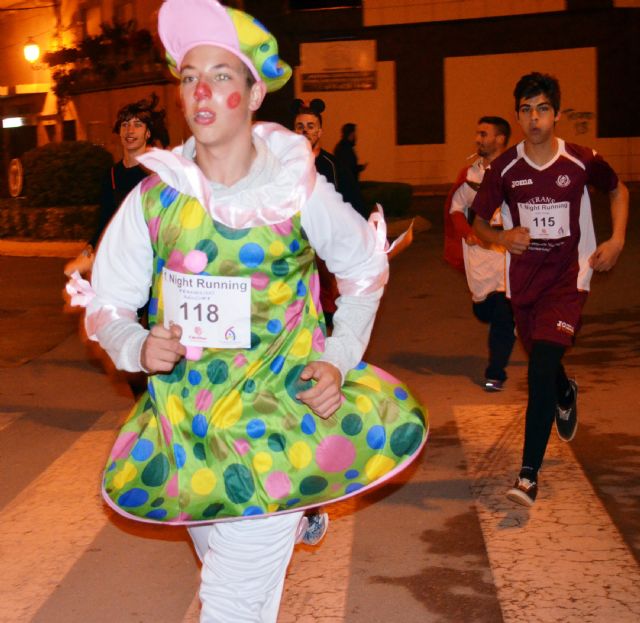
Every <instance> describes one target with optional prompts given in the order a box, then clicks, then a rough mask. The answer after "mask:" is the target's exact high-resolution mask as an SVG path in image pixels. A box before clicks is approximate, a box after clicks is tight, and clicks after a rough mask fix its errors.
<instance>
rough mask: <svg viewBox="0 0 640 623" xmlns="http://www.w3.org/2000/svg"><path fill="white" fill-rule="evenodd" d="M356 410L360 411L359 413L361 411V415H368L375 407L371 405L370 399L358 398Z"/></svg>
mask: <svg viewBox="0 0 640 623" xmlns="http://www.w3.org/2000/svg"><path fill="white" fill-rule="evenodd" d="M356 408H357V409H358V411H360V413H364V414H366V413H369V411H371V409H372V408H373V405H372V404H371V400H369V398H367V397H366V396H358V397H357V398H356Z"/></svg>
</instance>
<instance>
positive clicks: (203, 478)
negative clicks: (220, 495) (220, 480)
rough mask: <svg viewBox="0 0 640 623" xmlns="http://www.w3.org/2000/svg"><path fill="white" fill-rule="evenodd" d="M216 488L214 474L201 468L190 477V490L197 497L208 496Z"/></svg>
mask: <svg viewBox="0 0 640 623" xmlns="http://www.w3.org/2000/svg"><path fill="white" fill-rule="evenodd" d="M215 486H216V477H215V475H214V473H213V472H212V471H211V470H210V469H208V468H206V467H203V468H202V469H199V470H198V471H197V472H196V473H195V474H194V475H193V476H192V477H191V488H192V489H193V491H194V493H197V494H198V495H208V494H209V493H211V492H212V491H213V489H214V487H215Z"/></svg>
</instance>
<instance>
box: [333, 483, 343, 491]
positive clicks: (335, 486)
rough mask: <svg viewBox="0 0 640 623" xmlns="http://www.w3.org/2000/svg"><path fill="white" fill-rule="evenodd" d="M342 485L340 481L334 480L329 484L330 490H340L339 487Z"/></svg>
mask: <svg viewBox="0 0 640 623" xmlns="http://www.w3.org/2000/svg"><path fill="white" fill-rule="evenodd" d="M342 485H343V483H342V482H334V483H333V484H332V485H331V490H332V491H340V489H342Z"/></svg>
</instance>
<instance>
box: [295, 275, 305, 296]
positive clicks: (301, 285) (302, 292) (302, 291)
mask: <svg viewBox="0 0 640 623" xmlns="http://www.w3.org/2000/svg"><path fill="white" fill-rule="evenodd" d="M306 293H307V286H305V285H304V281H302V279H300V281H298V285H297V287H296V295H297V296H304V295H305V294H306Z"/></svg>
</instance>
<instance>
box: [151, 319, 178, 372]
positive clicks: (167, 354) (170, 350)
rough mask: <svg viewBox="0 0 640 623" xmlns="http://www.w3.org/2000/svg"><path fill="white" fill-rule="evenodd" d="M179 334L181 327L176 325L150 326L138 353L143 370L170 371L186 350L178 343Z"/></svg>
mask: <svg viewBox="0 0 640 623" xmlns="http://www.w3.org/2000/svg"><path fill="white" fill-rule="evenodd" d="M181 336H182V328H181V327H179V326H178V325H173V326H172V327H171V328H170V329H165V328H164V327H163V326H162V325H159V324H156V325H154V326H153V327H151V331H149V335H147V338H146V339H145V341H144V343H143V344H142V351H141V353H140V363H141V364H142V367H143V368H144V369H145V371H146V372H148V373H150V374H156V373H158V372H171V370H173V368H174V367H175V365H176V363H178V361H180V359H182V357H184V356H185V354H186V352H187V349H186V348H185V347H184V346H183V345H182V344H180V337H181Z"/></svg>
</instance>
